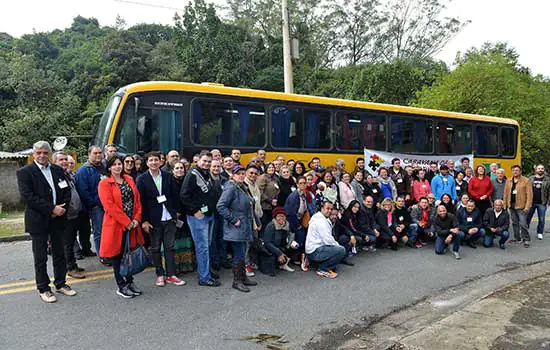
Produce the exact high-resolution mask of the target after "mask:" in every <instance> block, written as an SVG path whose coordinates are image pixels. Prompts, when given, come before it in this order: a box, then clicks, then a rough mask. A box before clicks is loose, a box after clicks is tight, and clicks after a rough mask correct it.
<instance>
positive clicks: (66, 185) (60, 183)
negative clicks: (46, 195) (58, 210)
mask: <svg viewBox="0 0 550 350" xmlns="http://www.w3.org/2000/svg"><path fill="white" fill-rule="evenodd" d="M57 186H59V188H61V189H64V188H67V187H69V185H68V184H67V181H65V180H63V181H59V183H58V184H57Z"/></svg>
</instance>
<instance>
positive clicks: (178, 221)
mask: <svg viewBox="0 0 550 350" xmlns="http://www.w3.org/2000/svg"><path fill="white" fill-rule="evenodd" d="M176 227H177V228H182V227H183V221H181V220H176Z"/></svg>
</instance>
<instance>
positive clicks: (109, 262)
mask: <svg viewBox="0 0 550 350" xmlns="http://www.w3.org/2000/svg"><path fill="white" fill-rule="evenodd" d="M99 262H100V263H102V264H103V265H105V266H113V262H112V261H111V259H107V258H99Z"/></svg>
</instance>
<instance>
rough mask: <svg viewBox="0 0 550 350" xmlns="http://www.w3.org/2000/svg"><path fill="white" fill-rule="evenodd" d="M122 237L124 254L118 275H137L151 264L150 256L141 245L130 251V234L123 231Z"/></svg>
mask: <svg viewBox="0 0 550 350" xmlns="http://www.w3.org/2000/svg"><path fill="white" fill-rule="evenodd" d="M124 235H125V237H126V239H125V241H126V242H125V245H124V253H123V254H122V259H121V261H120V275H121V276H123V277H129V276H133V275H137V274H138V273H140V272H141V271H143V270H145V269H146V268H147V267H148V266H149V265H150V264H151V254H150V253H149V251H148V250H147V248H145V247H144V246H143V245H141V244H138V245H137V246H136V247H135V248H134V249H130V232H128V231H125V232H124ZM136 235H137V231H136ZM136 241H137V239H136Z"/></svg>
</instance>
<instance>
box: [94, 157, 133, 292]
mask: <svg viewBox="0 0 550 350" xmlns="http://www.w3.org/2000/svg"><path fill="white" fill-rule="evenodd" d="M122 171H123V166H122V161H121V160H120V158H118V157H116V156H115V157H111V158H109V159H108V160H107V177H106V178H104V179H103V180H101V181H100V182H99V190H98V191H99V199H100V200H101V204H102V205H103V209H104V210H105V215H104V216H103V230H102V233H103V234H102V236H101V245H100V249H99V256H100V257H102V258H111V259H112V261H113V272H114V275H115V280H116V283H117V285H118V290H117V291H116V293H117V294H118V295H120V296H121V297H123V298H133V297H135V296H138V295H141V293H142V292H141V291H140V290H139V289H138V288H137V287H136V285H135V284H134V279H133V277H132V276H126V277H122V276H121V275H120V260H121V258H122V253H123V252H124V244H125V242H126V239H125V233H126V234H128V233H130V246H131V247H132V248H134V247H135V246H136V245H137V244H143V236H142V233H141V230H140V224H139V222H140V220H141V201H140V198H139V191H138V189H137V187H136V185H135V183H134V180H133V179H132V177H131V176H128V175H124V174H123V173H122Z"/></svg>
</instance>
